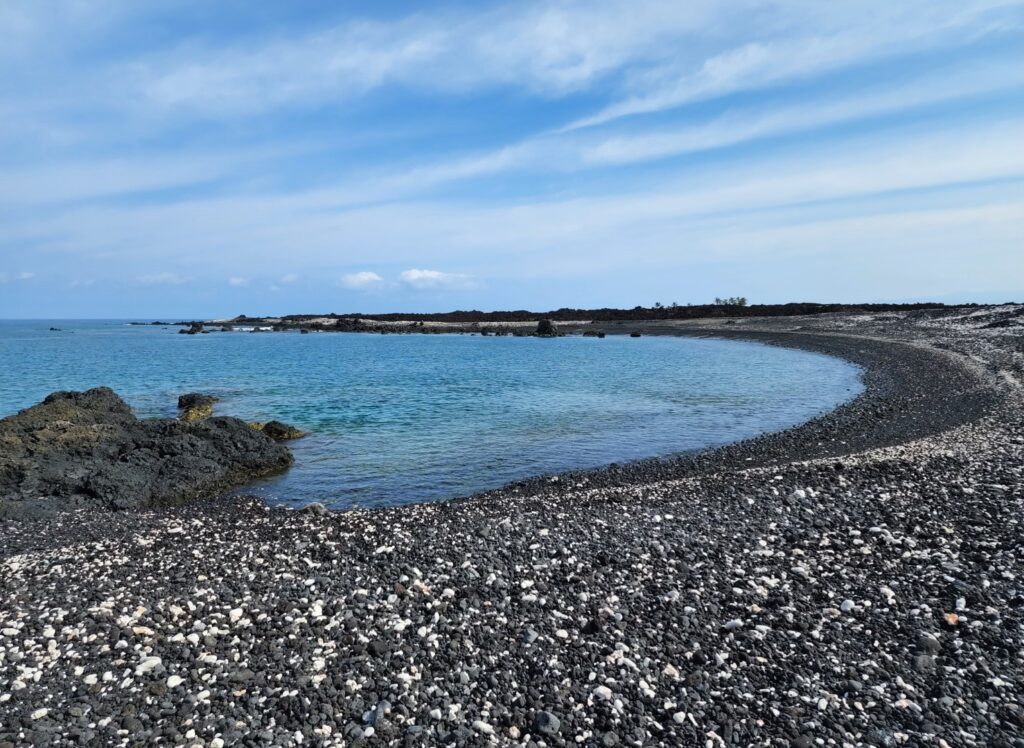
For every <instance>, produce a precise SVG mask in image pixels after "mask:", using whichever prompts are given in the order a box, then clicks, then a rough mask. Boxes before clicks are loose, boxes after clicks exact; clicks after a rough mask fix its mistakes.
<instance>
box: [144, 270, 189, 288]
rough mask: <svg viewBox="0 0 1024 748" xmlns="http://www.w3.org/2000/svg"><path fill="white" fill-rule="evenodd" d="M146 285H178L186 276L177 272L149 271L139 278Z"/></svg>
mask: <svg viewBox="0 0 1024 748" xmlns="http://www.w3.org/2000/svg"><path fill="white" fill-rule="evenodd" d="M138 281H139V283H141V284H142V285H144V286H177V285H180V284H182V283H184V282H185V278H183V277H182V276H180V275H178V274H177V273H167V272H164V273H149V274H147V275H141V276H139V278H138Z"/></svg>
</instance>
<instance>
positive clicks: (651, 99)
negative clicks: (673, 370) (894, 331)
mask: <svg viewBox="0 0 1024 748" xmlns="http://www.w3.org/2000/svg"><path fill="white" fill-rule="evenodd" d="M0 38H2V39H3V43H2V44H0V69H3V71H4V72H3V74H2V75H0V318H3V317H48V318H76V317H103V318H105V317H116V318H123V317H129V318H140V319H147V318H167V317H176V318H191V317H223V316H235V315H236V314H242V313H246V314H249V315H264V314H282V313H319V312H338V313H343V312H351V311H362V312H380V311H444V310H450V309H483V310H490V309H509V308H512V309H521V308H528V309H537V310H543V309H552V308H558V307H564V306H569V307H603V306H621V307H632V306H635V305H637V304H642V305H645V306H649V305H652V304H654V303H655V302H661V303H665V304H669V303H673V302H674V303H680V304H685V303H705V302H708V301H710V300H712V299H713V298H715V297H716V296H746V297H747V298H749V299H750V300H751V301H752V302H755V303H777V302H786V301H822V302H832V301H838V302H858V301H920V300H937V301H946V302H960V301H979V302H1001V301H1006V300H1011V299H1013V300H1018V301H1024V0H955V1H950V0H901V1H900V2H897V3H894V2H892V1H891V0H859V1H858V2H838V3H823V2H820V0H688V1H687V2H678V1H677V0H673V1H671V2H669V1H666V2H648V1H647V0H581V1H579V2H574V1H566V2H531V1H530V0H519V1H517V2H510V3H488V2H480V1H475V2H469V1H468V0H467V1H458V0H457V1H453V2H452V1H450V2H435V3H429V4H424V3H413V2H399V1H398V0H389V1H387V2H360V1H355V2H346V3H337V2H313V1H312V0H293V1H292V2H288V3H250V2H243V1H242V0H223V1H222V2H217V3H210V2H207V1H206V0H178V1H177V2H170V1H169V0H148V1H147V2H145V3H139V2H135V1H134V0H63V1H61V2H56V1H54V0H4V2H3V3H2V4H0Z"/></svg>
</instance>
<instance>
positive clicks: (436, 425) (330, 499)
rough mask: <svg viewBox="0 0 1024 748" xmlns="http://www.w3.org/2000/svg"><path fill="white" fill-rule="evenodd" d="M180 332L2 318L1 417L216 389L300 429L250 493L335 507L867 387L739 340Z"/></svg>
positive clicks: (598, 453)
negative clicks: (289, 458)
mask: <svg viewBox="0 0 1024 748" xmlns="http://www.w3.org/2000/svg"><path fill="white" fill-rule="evenodd" d="M50 326H54V327H59V328H61V331H59V332H51V331H49V329H48V328H49V327H50ZM177 331H178V328H167V327H132V326H128V325H126V324H125V323H124V322H119V321H87V322H86V321H52V320H48V321H45V322H33V321H28V322H26V321H16V322H15V321H0V415H7V414H9V413H13V412H15V411H17V410H19V409H21V408H23V407H27V406H29V405H32V404H33V403H36V402H38V401H39V400H41V399H42V398H43V397H45V396H46V395H47V394H49V393H50V392H52V391H54V390H59V389H86V388H89V387H95V386H99V385H106V386H109V387H112V388H114V389H115V390H116V391H117V392H118V393H119V394H121V396H122V397H124V398H125V399H126V400H127V401H128V402H129V403H130V404H131V405H132V406H133V407H134V408H135V409H136V412H137V413H138V414H139V415H140V416H171V415H175V413H176V410H175V404H176V400H177V396H178V395H179V394H181V393H183V392H193V391H198V392H209V393H212V394H215V395H217V396H218V397H220V398H221V402H220V403H218V406H217V412H218V413H221V414H226V415H236V416H239V417H241V418H245V419H247V420H269V419H272V418H277V419H279V420H282V421H286V422H288V423H292V424H294V425H296V426H298V427H300V428H302V429H304V430H306V431H308V432H310V436H309V437H307V438H305V439H302V440H300V441H297V442H292V448H293V450H294V452H295V458H296V461H295V467H293V468H292V469H291V470H290V471H289V472H288V473H287V474H285V475H283V476H280V477H277V478H274V479H271V480H269V481H265V482H262V483H260V484H257V485H256V486H255V487H253V488H254V492H256V493H260V494H263V495H264V496H266V498H267V499H268V500H269V501H271V502H279V503H287V504H292V503H296V504H302V503H308V502H310V501H322V502H324V503H326V504H328V505H331V506H334V507H344V506H352V505H388V504H401V503H408V502H414V501H423V500H431V499H442V498H448V497H452V496H458V495H465V494H469V493H474V492H476V491H480V490H484V489H488V488H494V487H497V486H500V485H502V484H504V483H507V482H509V481H512V480H516V479H520V478H525V477H529V476H532V475H538V474H543V473H551V472H558V471H565V470H572V469H578V468H586V467H596V466H599V465H604V464H607V463H610V462H622V461H626V460H633V459H638V458H643V457H653V456H658V455H666V454H671V453H676V452H681V451H687V450H693V449H701V448H706V447H710V446H715V445H720V444H724V443H727V442H731V441H736V440H739V439H745V438H748V437H751V436H754V435H756V434H758V433H761V432H764V431H774V430H778V429H782V428H786V427H788V426H792V425H795V424H797V423H800V422H803V421H806V420H808V419H810V418H812V417H814V416H815V415H818V414H820V413H822V412H824V411H826V410H829V409H831V408H833V407H835V406H836V405H838V404H839V403H841V402H843V401H846V400H848V399H850V398H852V397H854V396H855V395H857V394H858V393H859V392H860V391H861V389H862V385H861V383H860V380H859V370H858V369H857V368H856V367H854V366H853V365H851V364H848V363H846V362H844V361H840V360H838V359H834V358H830V357H827V356H822V355H818V354H813V353H807V352H804V351H796V350H790V349H785V348H776V347H770V346H764V345H758V344H754V343H744V342H735V341H721V340H703V339H689V338H656V337H644V338H640V339H633V338H628V337H620V336H612V337H608V338H605V339H596V338H582V337H566V338H557V339H542V338H507V337H502V338H493V337H491V338H483V337H478V336H466V335H387V336H381V335H368V334H346V333H314V334H311V335H299V334H298V333H260V334H249V333H244V332H234V333H220V332H218V333H212V334H209V335H196V336H187V335H178V334H177Z"/></svg>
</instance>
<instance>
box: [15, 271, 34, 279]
mask: <svg viewBox="0 0 1024 748" xmlns="http://www.w3.org/2000/svg"><path fill="white" fill-rule="evenodd" d="M17 277H18V280H20V281H27V280H32V279H33V278H35V277H36V274H35V273H30V272H28V271H25V272H22V273H18V276H17Z"/></svg>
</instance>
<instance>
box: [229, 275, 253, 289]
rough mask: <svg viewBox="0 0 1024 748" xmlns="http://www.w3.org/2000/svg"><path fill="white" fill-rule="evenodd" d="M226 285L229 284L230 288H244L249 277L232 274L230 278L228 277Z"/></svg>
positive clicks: (247, 283)
mask: <svg viewBox="0 0 1024 748" xmlns="http://www.w3.org/2000/svg"><path fill="white" fill-rule="evenodd" d="M228 285H229V286H231V287H232V288H245V287H246V286H248V285H249V279H248V278H240V277H238V276H237V275H236V276H232V277H231V278H228Z"/></svg>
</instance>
